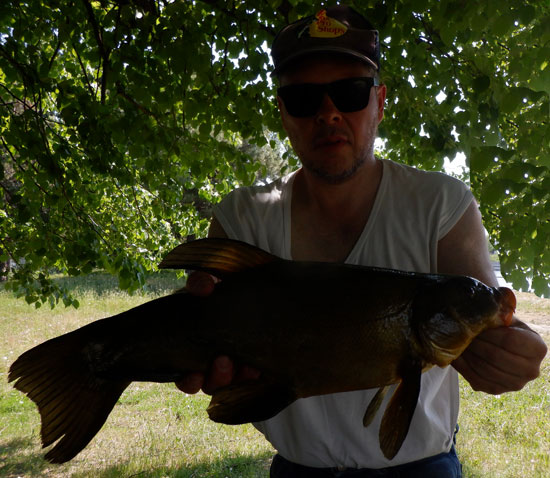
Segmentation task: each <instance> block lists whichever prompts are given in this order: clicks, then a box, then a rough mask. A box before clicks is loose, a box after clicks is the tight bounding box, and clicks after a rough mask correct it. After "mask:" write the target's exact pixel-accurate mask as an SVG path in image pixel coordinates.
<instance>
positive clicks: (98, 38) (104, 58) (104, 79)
mask: <svg viewBox="0 0 550 478" xmlns="http://www.w3.org/2000/svg"><path fill="white" fill-rule="evenodd" d="M82 2H83V3H84V7H85V8H86V12H87V13H88V20H89V21H90V24H91V25H92V30H93V32H94V37H95V40H96V43H97V46H98V48H99V54H100V56H101V59H102V61H103V68H102V70H103V71H102V75H101V104H102V105H103V104H105V95H106V91H107V72H108V70H109V52H108V51H107V50H106V49H105V45H104V44H103V34H102V31H101V29H100V28H99V25H98V23H97V20H96V18H95V15H94V10H93V7H92V4H91V3H90V2H89V0H82Z"/></svg>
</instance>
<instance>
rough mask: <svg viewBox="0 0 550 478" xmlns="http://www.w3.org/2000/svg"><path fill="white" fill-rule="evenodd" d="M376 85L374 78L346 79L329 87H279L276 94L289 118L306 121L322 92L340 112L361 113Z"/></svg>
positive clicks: (376, 81) (301, 85)
mask: <svg viewBox="0 0 550 478" xmlns="http://www.w3.org/2000/svg"><path fill="white" fill-rule="evenodd" d="M378 85H379V83H378V80H377V79H376V78H371V77H360V78H346V79H344V80H338V81H333V82H332V83H299V84H295V85H287V86H281V87H280V88H278V89H277V94H278V95H279V96H280V97H281V99H282V100H283V103H284V104H285V108H286V110H287V111H288V113H289V114H290V115H291V116H295V117H297V118H306V117H308V116H314V115H315V114H316V113H317V111H319V108H320V107H321V103H322V102H323V98H324V96H325V92H326V93H327V94H328V96H329V98H330V99H331V100H332V102H333V103H334V106H336V108H338V110H339V111H340V112H342V113H353V112H354V111H360V110H362V109H363V108H366V107H367V105H368V104H369V97H370V89H371V87H372V86H378Z"/></svg>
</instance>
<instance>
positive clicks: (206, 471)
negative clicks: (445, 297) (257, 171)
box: [0, 274, 550, 478]
mask: <svg viewBox="0 0 550 478" xmlns="http://www.w3.org/2000/svg"><path fill="white" fill-rule="evenodd" d="M71 286H72V287H73V288H74V290H75V293H76V294H77V296H78V299H79V301H80V304H81V305H80V308H79V309H78V310H74V309H65V308H63V307H59V308H57V309H54V310H53V311H51V310H50V309H49V308H40V309H35V308H34V307H32V306H29V305H27V304H26V303H25V302H24V301H23V300H21V299H14V298H13V297H12V296H11V295H10V294H9V293H6V292H4V291H1V290H0V311H1V312H0V477H2V478H8V477H9V478H16V477H22V478H23V477H24V478H30V477H52V478H58V477H72V478H92V477H93V478H130V477H131V478H134V477H158V478H176V477H177V478H183V477H189V478H191V477H194V478H198V477H222V478H223V477H227V478H237V477H265V476H267V474H268V471H267V470H268V467H269V462H270V459H271V456H272V454H273V449H272V447H271V446H270V445H269V444H268V443H267V442H266V441H265V440H264V439H263V437H262V435H261V434H260V433H258V432H257V431H256V430H255V429H254V428H253V427H252V426H251V425H246V426H224V425H219V424H216V423H213V422H211V421H210V420H208V418H207V415H206V412H205V409H206V406H207V404H208V397H207V396H205V395H202V394H199V395H197V396H187V395H185V394H183V393H181V392H179V391H178V390H177V389H176V388H175V386H174V385H173V384H150V383H134V384H132V385H131V386H130V387H129V388H128V390H127V391H126V392H125V393H124V394H123V395H122V397H121V399H120V403H119V404H118V405H117V406H116V407H115V409H114V411H113V412H112V413H111V415H110V417H109V419H108V421H107V423H106V425H105V426H104V427H103V429H102V430H101V431H100V432H99V433H98V435H97V436H96V437H95V438H94V439H93V441H92V442H91V443H90V445H88V447H86V449H85V450H84V451H83V452H81V453H80V454H79V455H78V456H77V457H76V458H75V459H73V460H72V461H71V462H69V463H67V464H64V465H50V464H48V463H47V462H45V461H44V460H43V459H42V456H43V451H42V450H41V448H40V443H39V442H40V438H39V431H40V419H39V416H38V413H37V411H36V408H35V406H34V404H33V403H32V402H30V401H29V400H28V399H27V398H26V397H24V396H23V395H22V394H21V393H19V392H17V391H16V390H14V389H13V388H12V387H11V386H10V385H9V384H8V383H7V371H8V369H9V366H10V364H11V363H12V362H13V361H14V360H15V359H16V358H17V356H19V355H20V354H21V353H22V352H24V351H25V350H27V349H28V348H30V347H32V346H33V345H36V344H38V343H40V342H42V341H44V340H46V339H48V338H51V337H54V336H57V335H59V334H61V333H64V332H67V331H69V330H72V329H74V328H77V327H79V326H82V325H84V324H86V323H89V322H91V321H93V320H96V319H99V318H101V317H105V316H108V315H112V314H115V313H117V312H120V311H122V310H126V309H128V308H130V307H133V306H135V305H138V304H139V303H142V302H145V301H147V300H150V299H151V298H153V297H155V296H157V295H159V294H165V293H169V292H170V291H171V290H173V289H174V288H177V287H178V286H179V284H178V282H177V281H176V279H175V276H174V275H171V274H166V275H164V276H162V278H161V279H158V280H156V281H155V282H154V283H152V284H151V287H150V289H151V292H150V293H148V294H144V295H135V296H132V297H130V296H128V295H126V294H122V293H119V292H117V291H116V284H115V282H114V281H112V280H111V279H110V278H108V277H106V276H104V275H101V274H93V275H90V276H88V277H87V278H85V279H78V280H76V279H73V280H72V281H71ZM537 302H539V301H537ZM549 302H550V301H549ZM529 306H530V307H531V313H532V307H533V305H532V303H531V302H530V305H529ZM547 306H548V303H547V302H543V303H542V305H541V306H540V307H547ZM547 310H548V309H546V311H547ZM535 313H536V310H535ZM519 315H520V316H521V301H520V314H519ZM547 339H548V337H547ZM462 385H463V386H462V411H461V415H460V425H461V430H460V433H459V435H458V451H459V454H460V457H461V460H462V461H463V463H464V468H465V477H468V478H470V477H472V478H473V477H480V478H481V477H483V478H487V477H498V478H505V477H510V478H512V477H513V478H517V477H529V478H534V477H545V478H546V477H548V476H550V461H549V456H550V363H549V360H548V359H546V361H545V363H544V369H543V374H542V376H541V377H540V378H539V379H538V380H537V381H535V382H533V383H531V384H529V385H528V386H527V387H526V388H525V389H524V390H522V391H521V392H518V393H514V394H505V395H503V396H500V397H492V396H488V395H485V394H482V393H476V392H473V391H472V390H471V389H470V387H469V386H468V385H467V384H465V383H463V384H462Z"/></svg>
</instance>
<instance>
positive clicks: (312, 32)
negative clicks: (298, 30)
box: [309, 10, 348, 38]
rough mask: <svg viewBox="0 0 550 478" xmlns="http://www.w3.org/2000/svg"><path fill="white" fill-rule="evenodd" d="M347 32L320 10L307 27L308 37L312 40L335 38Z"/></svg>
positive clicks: (341, 24)
mask: <svg viewBox="0 0 550 478" xmlns="http://www.w3.org/2000/svg"><path fill="white" fill-rule="evenodd" d="M347 31H348V27H346V25H344V24H343V23H341V22H339V21H338V20H335V19H334V18H330V17H327V11H326V10H320V11H319V12H317V14H316V15H315V20H313V21H312V22H311V24H310V25H309V36H310V37H314V38H336V37H340V36H342V35H343V34H344V33H346V32H347Z"/></svg>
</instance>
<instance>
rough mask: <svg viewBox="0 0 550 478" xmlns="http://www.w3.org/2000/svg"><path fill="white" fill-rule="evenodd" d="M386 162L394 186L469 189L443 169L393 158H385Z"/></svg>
mask: <svg viewBox="0 0 550 478" xmlns="http://www.w3.org/2000/svg"><path fill="white" fill-rule="evenodd" d="M384 162H385V164H386V167H385V171H387V172H388V173H389V174H388V178H387V179H388V180H389V181H390V183H391V184H392V186H399V187H402V188H404V189H413V190H415V189H416V188H418V187H429V188H452V189H457V190H466V189H469V188H468V186H467V185H466V184H465V183H464V182H463V181H461V180H460V179H458V178H455V177H453V176H450V175H448V174H446V173H444V172H441V171H427V170H424V169H419V168H416V167H414V166H409V165H407V164H403V163H398V162H396V161H393V160H384Z"/></svg>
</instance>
